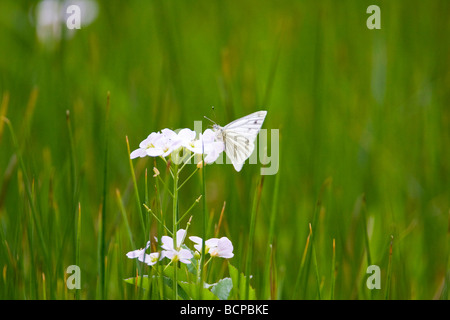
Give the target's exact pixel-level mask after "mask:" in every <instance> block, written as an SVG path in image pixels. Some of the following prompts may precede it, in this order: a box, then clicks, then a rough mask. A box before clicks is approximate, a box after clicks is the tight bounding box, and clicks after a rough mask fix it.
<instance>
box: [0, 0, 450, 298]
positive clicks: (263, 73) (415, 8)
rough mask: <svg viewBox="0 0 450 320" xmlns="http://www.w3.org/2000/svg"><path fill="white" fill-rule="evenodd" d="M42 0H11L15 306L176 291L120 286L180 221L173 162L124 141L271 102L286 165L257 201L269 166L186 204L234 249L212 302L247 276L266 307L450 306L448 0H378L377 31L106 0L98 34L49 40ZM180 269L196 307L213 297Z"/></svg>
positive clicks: (4, 231)
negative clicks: (376, 282) (323, 303)
mask: <svg viewBox="0 0 450 320" xmlns="http://www.w3.org/2000/svg"><path fill="white" fill-rule="evenodd" d="M39 2H40V1H37V0H36V1H15V0H2V1H0V21H1V22H0V24H1V27H0V47H1V48H3V50H2V54H0V299H43V298H47V299H75V298H80V299H95V298H105V299H135V298H143V299H145V298H158V299H160V298H167V299H172V297H173V292H172V291H171V290H172V288H173V287H172V285H173V283H168V281H169V280H170V279H167V278H159V280H162V279H164V280H163V281H164V283H165V284H164V285H161V286H160V284H159V283H158V281H156V282H155V285H154V286H152V290H151V291H150V293H149V292H148V290H147V291H146V290H141V289H140V288H139V286H137V289H136V287H134V286H131V285H128V284H126V283H124V281H123V279H128V278H129V279H135V278H130V277H133V276H134V275H136V274H139V275H141V274H147V271H148V270H149V268H147V267H143V266H139V265H137V264H136V262H135V261H133V260H130V259H128V258H127V257H126V256H125V254H126V252H128V251H131V250H135V249H137V248H135V247H133V246H132V244H131V243H134V244H135V245H136V246H137V247H142V246H144V245H145V243H146V242H147V241H148V239H152V240H153V237H154V236H157V237H159V238H160V236H162V235H164V234H168V232H169V231H171V229H170V230H169V231H167V230H166V229H164V228H163V227H161V224H160V223H159V222H158V219H159V220H160V221H163V222H165V223H166V225H168V226H171V225H172V224H171V222H172V220H173V216H172V214H171V213H172V199H171V192H172V191H173V190H172V189H171V186H172V185H171V181H170V179H169V177H170V175H169V173H168V172H167V169H166V168H167V166H166V164H165V163H163V162H162V161H159V159H157V161H154V159H151V158H143V159H138V160H133V162H132V168H130V162H129V153H128V150H127V142H126V137H128V139H129V146H130V149H131V151H132V150H134V149H136V148H137V147H138V145H139V142H140V141H142V140H143V139H144V138H145V137H147V135H148V134H149V133H150V132H152V131H157V130H160V129H162V128H166V127H167V128H171V129H177V128H182V127H188V128H191V129H193V123H194V121H195V120H202V119H203V116H205V115H206V116H208V117H209V118H212V119H213V120H214V121H216V122H218V123H219V124H222V125H223V124H226V123H228V122H229V121H231V120H234V119H236V118H238V117H240V116H244V115H246V114H249V113H250V112H252V111H256V110H261V109H264V110H267V111H268V114H267V117H266V120H265V123H264V126H263V128H264V129H279V130H280V148H279V149H280V163H279V166H280V170H279V172H278V174H277V175H278V176H265V177H264V187H263V188H262V189H261V195H260V198H259V199H260V200H258V201H256V200H255V195H257V194H258V192H257V191H258V190H256V189H255V188H257V187H256V186H255V179H256V178H257V176H258V175H259V173H260V167H261V164H257V165H249V164H245V165H244V167H243V169H242V171H241V172H239V173H237V172H235V171H234V169H233V167H232V166H231V165H211V166H208V167H207V168H206V171H207V174H206V175H205V189H206V192H205V194H206V197H204V198H203V199H201V201H200V203H199V204H198V205H195V206H193V203H194V201H195V199H198V197H199V195H200V194H202V182H201V180H202V175H201V174H195V175H193V176H192V178H191V179H189V180H188V181H187V183H186V184H185V185H183V189H182V192H180V194H179V195H178V212H179V216H178V218H182V217H183V214H184V213H185V212H187V211H188V210H190V211H189V215H188V216H186V217H183V218H184V219H185V220H183V221H181V222H180V225H185V223H186V220H187V219H188V218H189V217H190V216H191V215H192V217H193V218H192V224H191V226H190V232H191V234H196V235H199V236H203V235H202V234H203V224H204V222H206V226H207V227H206V229H205V232H206V237H208V238H209V237H213V236H215V235H216V234H215V233H216V229H215V228H217V229H218V230H217V231H218V234H220V235H224V236H227V237H228V238H229V239H230V240H231V241H232V242H233V244H234V246H235V250H234V253H235V256H234V257H233V258H232V259H231V260H230V266H229V267H228V268H227V266H226V263H218V262H217V261H213V262H211V263H210V264H209V265H208V268H207V269H208V270H207V272H205V273H206V274H205V275H204V277H205V281H206V282H209V283H213V282H214V283H217V284H216V285H215V286H213V287H212V288H210V289H205V290H206V291H208V292H209V293H208V292H206V291H205V292H204V293H205V297H209V294H211V292H213V293H214V292H215V293H216V295H217V297H219V298H224V297H225V296H227V298H228V299H241V298H242V297H245V295H246V283H247V282H246V281H247V280H248V278H247V277H249V276H250V275H251V276H252V277H251V279H250V284H251V287H249V295H250V297H251V298H254V297H257V298H259V299H292V298H294V299H317V298H318V293H320V297H321V298H324V299H326V298H328V297H332V298H334V299H384V298H388V299H433V298H436V299H448V288H449V274H450V272H449V265H450V259H449V251H450V250H449V249H450V248H449V237H450V236H449V231H448V230H449V228H448V225H449V209H450V161H449V159H450V148H449V147H448V146H450V108H449V105H450V95H449V90H448V88H449V83H450V80H449V73H448V70H449V69H450V67H449V63H450V60H449V59H448V57H449V56H450V42H449V41H448V39H449V35H450V23H449V19H448V12H450V2H449V1H445V0H438V1H433V2H427V1H419V0H411V1H406V0H398V1H379V5H380V8H381V29H380V30H368V29H367V27H366V19H367V18H368V15H367V14H366V8H367V7H368V6H369V5H371V4H373V3H372V2H369V1H352V0H343V1H329V0H326V1H320V2H319V1H312V0H310V1H297V0H286V1H280V2H278V1H256V0H248V1H209V0H208V1H206V0H200V1H196V2H195V4H194V3H191V2H189V1H181V0H173V1H159V0H156V1H145V2H144V1H140V0H132V1H114V3H112V2H111V1H98V2H97V3H98V16H97V17H96V19H95V20H94V21H93V22H92V23H91V24H89V25H86V26H84V25H83V26H82V28H81V30H77V31H75V33H74V34H73V35H68V32H67V29H66V28H65V26H64V24H62V25H61V29H60V31H61V33H60V36H57V37H56V38H55V39H53V40H51V41H50V42H46V41H42V40H40V38H39V36H38V28H37V26H36V16H37V15H36V11H37V7H38V6H37V5H38V3H39ZM108 92H110V110H109V115H108V121H106V115H107V95H108V94H107V93H108ZM212 105H213V106H214V107H215V108H214V111H212V110H211V106H212ZM67 110H69V116H70V118H68V114H67ZM5 118H7V120H6V119H5ZM208 125H209V123H207V122H204V123H203V129H205V128H206V126H208ZM11 129H12V130H11ZM105 141H108V143H107V149H106V143H105ZM269 141H270V135H269ZM106 151H107V152H106ZM269 151H270V150H269ZM269 154H270V152H269ZM153 167H157V168H158V170H159V172H161V176H159V177H155V178H154V177H152V175H153V174H152V172H153ZM146 170H147V172H148V177H147V180H146V179H145V173H146ZM194 170H195V167H194V166H186V168H185V169H183V172H182V173H181V175H180V181H179V182H180V184H181V183H183V181H185V179H186V178H188V177H189V175H190V174H191V173H192V172H193V171H194ZM130 172H133V175H134V176H135V177H133V175H132V174H131V173H130ZM328 178H331V179H332V183H331V184H330V185H329V186H328V187H327V188H326V189H325V190H324V191H323V192H321V188H322V185H323V184H324V181H331V180H327V179H328ZM164 179H166V180H164ZM256 180H257V179H256ZM164 183H165V184H167V188H166V187H165V185H164ZM319 195H320V196H319ZM318 199H320V203H318ZM203 201H204V203H205V204H206V206H205V207H206V208H207V210H208V211H205V213H206V218H207V221H206V220H202V219H203V205H202V203H203ZM138 202H145V204H146V206H147V207H148V208H150V209H151V212H150V211H148V210H146V209H145V207H143V206H142V203H138ZM225 202H226V206H224V203H225ZM78 205H79V206H78ZM256 205H257V211H256V207H255V206H256ZM224 207H225V209H224V212H223V215H222V219H220V218H221V210H222V208H224ZM79 208H81V209H80V211H79ZM254 208H255V210H254ZM219 221H220V223H219ZM310 224H311V227H312V229H313V231H312V234H313V237H314V239H313V241H314V242H313V243H312V242H309V243H308V242H307V241H308V240H310V241H312V238H309V236H310V232H311V231H310ZM250 235H251V239H250ZM333 239H334V240H335V246H332V244H333ZM250 240H252V243H251V246H249V241H250ZM369 261H370V263H372V264H376V265H378V266H380V269H381V289H380V290H372V291H371V290H369V289H367V287H366V285H365V282H366V279H367V274H366V268H367V266H368V263H369ZM73 264H79V266H80V268H81V273H82V274H81V290H80V291H79V292H78V293H77V294H76V293H75V291H74V290H68V289H67V288H66V286H65V279H66V278H67V274H66V268H67V267H68V266H69V265H73ZM231 264H232V265H233V266H235V267H232V266H231ZM162 267H163V266H162ZM155 268H156V270H159V269H161V270H159V271H158V272H162V268H160V267H157V266H155ZM330 269H331V270H332V272H330ZM245 270H249V274H246V275H245V276H244V274H243V272H245ZM149 274H150V275H153V276H155V275H156V274H157V272H156V271H153V273H151V272H150V273H149ZM188 274H189V276H191V277H193V279H195V275H194V274H193V273H190V272H188ZM177 276H178V279H177V280H178V282H179V286H178V287H177V289H178V295H179V296H180V297H181V298H182V299H184V298H191V297H192V296H194V297H195V296H197V295H198V293H197V294H196V293H194V292H192V291H191V290H192V287H190V285H183V284H182V282H180V281H182V280H181V279H183V277H184V276H185V272H184V271H183V272H181V271H180V272H178V274H177ZM246 276H247V277H246ZM142 279H143V282H144V283H145V278H142ZM218 279H223V280H221V281H218ZM227 279H231V281H232V283H233V286H232V289H231V292H230V293H229V295H226V292H227V290H228V289H229V288H230V286H229V285H230V283H229V280H227ZM130 281H131V280H130ZM189 281H190V282H189V283H191V282H192V279H190V280H189ZM217 281H218V282H217ZM137 284H139V282H138V283H137ZM143 287H144V288H145V284H143ZM197 287H198V286H197ZM202 292H203V291H202Z"/></svg>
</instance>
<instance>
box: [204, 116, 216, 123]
mask: <svg viewBox="0 0 450 320" xmlns="http://www.w3.org/2000/svg"><path fill="white" fill-rule="evenodd" d="M203 117H205V119H208V120H209V121H211V122H212V123H214V124H217V123H215V122H214V121H212V120H211V119H210V118H208V117H207V116H203Z"/></svg>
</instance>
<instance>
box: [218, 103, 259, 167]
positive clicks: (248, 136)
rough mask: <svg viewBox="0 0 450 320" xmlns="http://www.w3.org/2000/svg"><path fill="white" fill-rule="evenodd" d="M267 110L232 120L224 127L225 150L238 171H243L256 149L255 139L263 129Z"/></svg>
mask: <svg viewBox="0 0 450 320" xmlns="http://www.w3.org/2000/svg"><path fill="white" fill-rule="evenodd" d="M266 114H267V111H264V110H263V111H257V112H254V113H252V114H249V115H247V116H245V117H242V118H240V119H237V120H235V121H233V122H230V123H229V124H227V125H226V126H225V127H223V128H222V130H221V131H222V140H223V142H224V143H225V152H226V154H227V155H228V157H229V158H230V159H231V162H232V163H233V166H234V168H235V169H236V171H241V169H242V166H243V165H244V162H245V160H247V159H248V158H249V157H250V156H251V154H252V152H253V150H254V149H255V145H254V141H255V139H256V136H257V135H258V133H259V130H260V129H261V126H262V124H263V122H264V119H265V117H266Z"/></svg>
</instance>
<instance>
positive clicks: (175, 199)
mask: <svg viewBox="0 0 450 320" xmlns="http://www.w3.org/2000/svg"><path fill="white" fill-rule="evenodd" d="M172 214H173V219H172V221H173V223H172V224H173V231H172V235H173V248H174V249H175V250H177V227H178V224H177V221H178V165H175V173H174V174H173V210H172ZM177 266H178V263H175V265H174V273H173V275H174V279H173V280H174V281H173V293H174V299H175V300H178V285H177V283H178V268H177Z"/></svg>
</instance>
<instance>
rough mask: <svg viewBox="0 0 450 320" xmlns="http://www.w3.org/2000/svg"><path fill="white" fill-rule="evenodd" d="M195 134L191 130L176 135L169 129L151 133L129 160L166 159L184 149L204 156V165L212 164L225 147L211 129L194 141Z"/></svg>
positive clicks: (183, 130)
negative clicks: (147, 157)
mask: <svg viewBox="0 0 450 320" xmlns="http://www.w3.org/2000/svg"><path fill="white" fill-rule="evenodd" d="M196 136H197V134H196V132H195V131H193V130H191V129H187V128H185V129H181V130H180V131H179V132H178V133H176V132H175V131H172V130H170V129H163V130H161V131H160V132H152V133H150V135H149V136H148V137H147V138H146V139H145V140H144V141H142V142H141V143H140V144H139V149H136V150H134V151H133V152H131V154H130V158H131V159H134V158H137V157H141V158H143V157H146V156H149V157H163V158H164V157H167V156H168V155H170V154H171V153H173V152H179V151H180V150H181V149H182V148H185V149H187V150H189V151H191V152H193V153H194V154H198V155H201V154H204V155H205V157H204V160H205V163H208V164H209V163H213V162H214V161H216V160H217V158H218V157H219V155H220V154H221V153H222V152H223V151H224V149H225V145H224V143H223V142H222V141H218V140H217V139H216V134H215V133H214V131H213V130H211V129H206V130H205V132H203V134H202V133H200V135H199V138H198V139H196Z"/></svg>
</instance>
